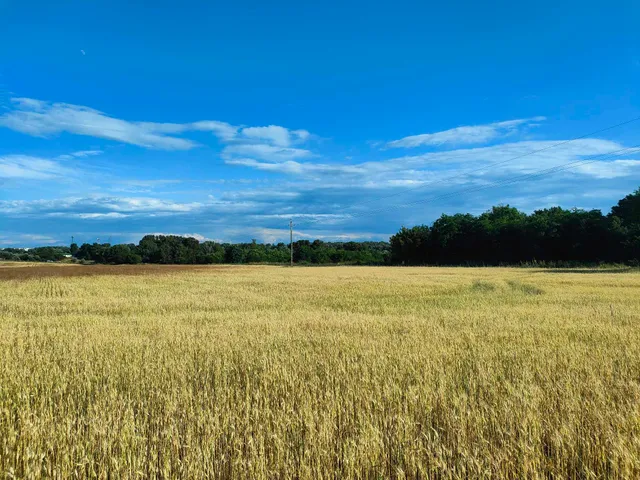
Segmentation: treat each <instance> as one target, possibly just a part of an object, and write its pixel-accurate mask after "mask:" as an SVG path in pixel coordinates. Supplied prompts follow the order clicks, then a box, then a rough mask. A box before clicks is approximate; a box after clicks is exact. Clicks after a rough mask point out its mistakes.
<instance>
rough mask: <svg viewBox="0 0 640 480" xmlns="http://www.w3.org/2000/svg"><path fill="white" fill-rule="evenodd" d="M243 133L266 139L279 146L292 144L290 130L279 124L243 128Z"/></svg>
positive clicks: (254, 137) (249, 136)
mask: <svg viewBox="0 0 640 480" xmlns="http://www.w3.org/2000/svg"><path fill="white" fill-rule="evenodd" d="M242 135H243V136H244V137H246V138H250V139H258V140H260V141H266V142H267V143H270V144H272V145H276V146H279V147H288V146H290V145H291V137H290V135H289V130H288V129H286V128H284V127H279V126H277V125H269V126H268V127H248V128H243V129H242Z"/></svg>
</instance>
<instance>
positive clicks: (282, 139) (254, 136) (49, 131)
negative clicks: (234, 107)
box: [0, 98, 311, 158]
mask: <svg viewBox="0 0 640 480" xmlns="http://www.w3.org/2000/svg"><path fill="white" fill-rule="evenodd" d="M12 107H13V108H11V109H10V110H9V111H8V112H6V113H5V114H3V115H1V116H0V126H3V127H6V128H10V129H12V130H15V131H18V132H22V133H25V134H27V135H32V136H37V137H48V136H52V135H58V134H60V133H62V132H68V133H72V134H75V135H85V136H90V137H95V138H103V139H107V140H114V141H118V142H122V143H127V144H131V145H137V146H140V147H144V148H150V149H157V150H189V149H191V148H194V147H196V146H198V143H196V142H195V141H194V140H191V139H188V138H182V135H184V134H185V133H187V132H192V131H205V132H211V133H212V134H213V135H215V136H216V137H217V138H218V139H219V140H220V141H221V142H223V143H249V144H260V145H263V146H265V147H272V148H274V149H275V148H279V149H286V148H287V147H290V146H291V145H293V144H298V143H303V142H304V141H306V140H307V139H309V138H310V136H311V134H310V133H309V132H307V131H306V130H289V129H287V128H285V127H281V126H278V125H269V126H267V127H242V126H236V125H231V124H229V123H226V122H221V121H217V120H200V121H195V122H191V123H157V122H140V121H128V120H123V119H119V118H115V117H112V116H110V115H107V114H106V113H104V112H101V111H99V110H95V109H93V108H90V107H86V106H81V105H73V104H69V103H53V102H46V101H42V100H36V99H33V98H13V99H12ZM292 150H295V149H292ZM91 152H93V151H85V152H78V154H80V153H85V156H86V155H90V154H91ZM76 156H81V155H76ZM261 158H262V157H261Z"/></svg>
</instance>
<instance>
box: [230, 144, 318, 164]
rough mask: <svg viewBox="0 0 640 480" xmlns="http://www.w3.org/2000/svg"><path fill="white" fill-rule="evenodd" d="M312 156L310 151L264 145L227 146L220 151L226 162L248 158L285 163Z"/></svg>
mask: <svg viewBox="0 0 640 480" xmlns="http://www.w3.org/2000/svg"><path fill="white" fill-rule="evenodd" d="M312 156H313V153H312V152H311V151H310V150H306V149H303V148H288V147H278V146H274V145H265V144H247V145H228V146H226V147H224V149H223V150H222V158H224V159H226V160H227V159H228V160H232V159H234V158H236V157H249V158H253V159H256V158H258V159H261V160H267V161H270V162H285V161H288V160H295V159H297V158H308V157H312ZM228 163H232V162H228Z"/></svg>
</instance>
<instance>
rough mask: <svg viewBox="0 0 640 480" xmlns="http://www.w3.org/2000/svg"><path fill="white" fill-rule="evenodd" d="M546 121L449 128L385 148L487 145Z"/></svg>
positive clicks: (507, 122) (536, 119)
mask: <svg viewBox="0 0 640 480" xmlns="http://www.w3.org/2000/svg"><path fill="white" fill-rule="evenodd" d="M543 120H546V118H545V117H533V118H523V119H517V120H508V121H505V122H495V123H488V124H485V125H470V126H463V127H456V128H451V129H449V130H444V131H441V132H435V133H423V134H421V135H411V136H409V137H404V138H401V139H399V140H393V141H391V142H388V143H387V144H386V147H387V148H415V147H421V146H425V145H428V146H433V145H445V144H447V145H471V144H482V143H487V142H490V141H492V140H496V139H498V138H504V137H508V136H511V135H514V134H515V133H517V132H518V131H519V129H520V128H521V127H524V126H532V125H534V124H535V122H541V121H543Z"/></svg>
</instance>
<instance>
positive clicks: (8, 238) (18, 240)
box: [0, 233, 58, 247]
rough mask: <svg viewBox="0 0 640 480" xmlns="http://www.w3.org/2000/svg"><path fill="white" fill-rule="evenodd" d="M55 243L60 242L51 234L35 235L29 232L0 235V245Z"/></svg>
mask: <svg viewBox="0 0 640 480" xmlns="http://www.w3.org/2000/svg"><path fill="white" fill-rule="evenodd" d="M34 243H37V244H40V245H42V244H48V245H51V244H54V243H58V240H56V239H55V238H53V237H50V236H49V235H34V234H28V233H16V234H14V235H0V246H3V245H10V246H14V247H15V246H18V245H26V244H34Z"/></svg>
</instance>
